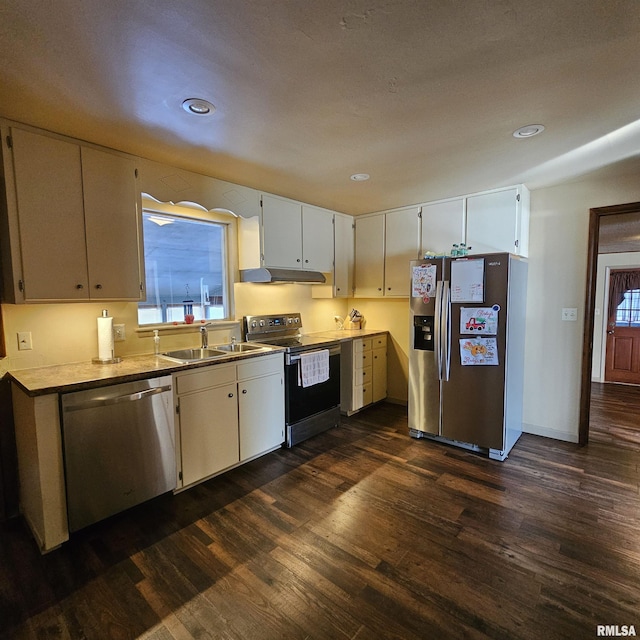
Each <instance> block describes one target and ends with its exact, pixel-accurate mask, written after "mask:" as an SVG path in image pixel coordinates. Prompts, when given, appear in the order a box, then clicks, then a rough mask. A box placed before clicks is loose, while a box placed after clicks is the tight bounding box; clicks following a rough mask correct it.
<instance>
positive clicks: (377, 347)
mask: <svg viewBox="0 0 640 640" xmlns="http://www.w3.org/2000/svg"><path fill="white" fill-rule="evenodd" d="M342 378H343V390H344V391H347V393H346V395H347V397H348V400H347V402H345V403H344V406H342V407H341V408H342V411H343V412H344V413H346V414H347V415H351V414H353V413H355V412H356V411H359V410H360V409H362V408H364V407H366V406H367V405H370V404H372V403H374V402H379V401H380V400H384V398H386V397H387V336H386V335H379V336H374V337H372V338H355V339H354V340H352V341H351V343H350V345H349V346H348V347H347V353H344V350H343V368H342Z"/></svg>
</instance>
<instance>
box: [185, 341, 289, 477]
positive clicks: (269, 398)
mask: <svg viewBox="0 0 640 640" xmlns="http://www.w3.org/2000/svg"><path fill="white" fill-rule="evenodd" d="M174 394H175V405H176V425H177V431H178V433H177V435H176V447H177V451H176V459H177V461H178V469H177V486H178V489H186V488H187V487H189V486H191V485H194V484H196V483H198V482H202V481H203V480H206V479H207V478H211V477H212V476H215V475H217V474H219V473H222V472H223V471H225V470H227V469H230V468H232V467H234V466H237V465H238V464H240V463H242V462H246V461H248V460H251V459H253V458H257V457H258V456H261V455H263V454H265V453H268V452H269V451H273V450H274V449H277V448H278V447H280V446H281V445H282V443H283V442H284V356H283V354H282V353H275V354H272V355H263V356H259V357H256V358H249V359H247V360H243V361H241V362H238V363H237V364H234V363H229V364H218V365H211V366H209V367H202V368H198V369H193V370H190V371H185V372H184V373H177V374H175V379H174Z"/></svg>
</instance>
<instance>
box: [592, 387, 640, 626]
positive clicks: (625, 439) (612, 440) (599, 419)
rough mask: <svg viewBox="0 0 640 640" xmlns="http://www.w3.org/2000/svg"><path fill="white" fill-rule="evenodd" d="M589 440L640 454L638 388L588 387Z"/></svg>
mask: <svg viewBox="0 0 640 640" xmlns="http://www.w3.org/2000/svg"><path fill="white" fill-rule="evenodd" d="M589 439H590V440H591V441H592V442H602V443H609V444H615V445H616V446H618V447H623V448H625V449H631V450H633V451H640V386H634V385H628V384H602V383H597V382H593V383H591V411H590V415H589ZM639 633H640V632H639Z"/></svg>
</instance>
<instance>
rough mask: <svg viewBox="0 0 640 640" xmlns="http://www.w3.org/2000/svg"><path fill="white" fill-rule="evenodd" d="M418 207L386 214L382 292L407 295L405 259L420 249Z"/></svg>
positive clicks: (406, 263)
mask: <svg viewBox="0 0 640 640" xmlns="http://www.w3.org/2000/svg"><path fill="white" fill-rule="evenodd" d="M419 216H420V207H410V208H407V209H402V210H401V211H393V212H390V213H387V214H386V220H385V245H384V289H385V290H384V295H385V296H403V297H407V298H408V297H409V291H410V284H411V278H410V277H409V262H410V261H411V260H417V259H418V258H419V253H420V217H419Z"/></svg>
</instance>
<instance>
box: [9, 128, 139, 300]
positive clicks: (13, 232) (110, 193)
mask: <svg viewBox="0 0 640 640" xmlns="http://www.w3.org/2000/svg"><path fill="white" fill-rule="evenodd" d="M0 126H1V128H2V154H3V170H4V182H5V189H6V208H5V209H4V210H3V214H4V215H3V220H2V224H3V233H2V237H3V239H2V242H3V246H2V254H3V260H4V270H3V271H4V278H5V280H4V292H5V293H4V296H5V300H6V301H8V302H14V303H21V302H47V301H77V300H84V301H86V300H139V299H140V298H141V296H142V295H143V291H142V283H143V282H144V278H143V277H142V265H141V260H140V248H139V239H140V233H139V221H138V201H139V196H140V194H139V190H138V189H137V184H136V183H137V178H136V165H135V161H134V160H133V158H132V157H130V156H126V155H123V154H118V153H115V152H108V151H103V150H102V149H99V148H96V147H93V146H88V145H81V144H78V143H77V142H76V141H74V140H71V139H68V138H63V137H61V136H51V135H45V134H44V133H40V132H38V131H37V130H33V129H30V128H18V127H15V126H11V125H9V124H8V123H5V122H3V123H0ZM3 197H5V194H3Z"/></svg>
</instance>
